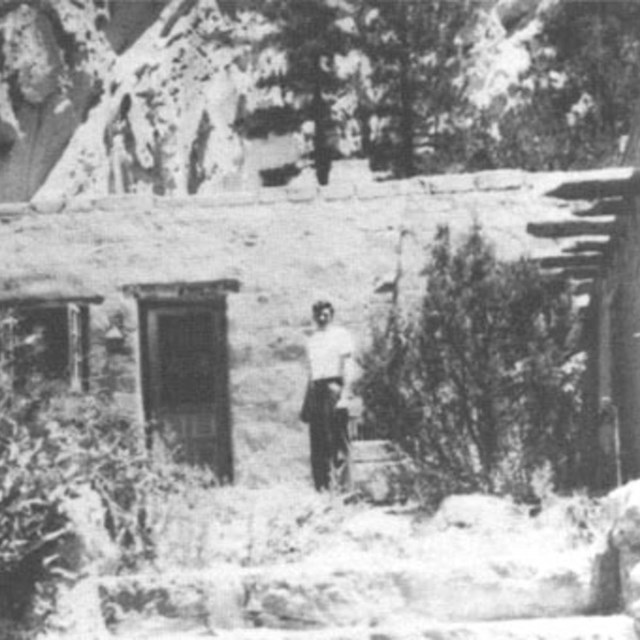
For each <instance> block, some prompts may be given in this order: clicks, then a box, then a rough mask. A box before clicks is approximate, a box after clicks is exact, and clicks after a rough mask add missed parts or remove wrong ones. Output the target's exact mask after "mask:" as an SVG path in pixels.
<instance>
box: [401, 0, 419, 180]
mask: <svg viewBox="0 0 640 640" xmlns="http://www.w3.org/2000/svg"><path fill="white" fill-rule="evenodd" d="M398 10H399V11H400V12H401V14H400V22H399V36H400V42H401V46H402V51H401V53H400V145H401V146H400V162H399V173H400V177H401V178H409V177H411V176H412V175H414V174H415V166H414V149H413V146H414V145H413V128H414V122H413V87H412V86H411V59H410V50H409V32H408V31H409V30H408V25H407V18H408V16H407V8H406V6H405V5H400V6H399V7H398Z"/></svg>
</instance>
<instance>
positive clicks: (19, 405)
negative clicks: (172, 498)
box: [0, 333, 189, 626]
mask: <svg viewBox="0 0 640 640" xmlns="http://www.w3.org/2000/svg"><path fill="white" fill-rule="evenodd" d="M13 335H14V336H15V335H16V333H13ZM4 338H5V339H4V341H3V342H2V343H0V610H2V611H3V612H4V614H5V615H8V616H10V617H11V618H13V619H14V620H21V621H24V620H25V617H34V612H37V613H42V614H43V615H47V614H48V613H49V612H50V609H51V606H50V605H51V603H52V602H53V600H54V599H55V592H56V589H55V584H56V581H57V580H59V579H65V580H74V579H75V578H77V577H79V572H81V571H82V570H83V569H84V564H85V563H86V562H88V561H91V560H92V558H91V557H89V558H87V557H82V554H83V551H82V549H83V544H84V536H85V535H91V532H90V531H89V530H88V529H87V530H85V529H84V528H83V527H85V525H86V526H87V527H88V528H89V529H90V527H91V525H92V523H90V522H87V523H82V522H78V521H77V519H75V518H74V517H73V515H72V513H71V512H70V510H69V506H70V504H71V503H72V502H73V500H74V499H77V498H79V497H83V496H86V495H87V492H89V493H90V494H92V495H94V496H97V500H98V502H99V504H100V507H99V510H98V514H97V517H98V522H99V523H100V521H102V524H98V527H99V528H102V529H103V531H104V532H105V535H104V536H103V538H104V539H106V540H109V538H110V539H111V544H112V545H113V546H114V548H115V549H117V550H118V554H117V555H118V557H117V558H115V559H113V558H112V560H114V561H115V562H116V563H117V566H112V567H111V568H112V569H113V570H118V571H121V570H126V569H131V568H134V567H136V566H138V565H139V564H140V563H141V562H145V561H147V560H150V559H151V558H152V557H153V555H154V540H153V538H152V535H151V531H150V528H149V526H148V523H147V505H148V502H149V500H150V498H151V497H152V496H154V495H158V494H162V495H166V494H167V493H169V492H172V491H173V490H174V488H173V487H174V486H175V485H176V484H180V483H181V482H183V481H184V476H185V474H186V475H188V473H189V472H188V471H186V470H182V469H181V468H180V467H175V466H173V465H157V464H155V463H154V462H153V461H152V460H151V459H150V456H149V455H148V451H147V450H146V448H145V446H144V442H143V439H142V437H141V430H140V428H137V427H136V425H134V424H133V423H132V422H131V420H130V419H129V418H128V417H126V416H125V415H122V414H120V413H119V412H118V411H117V410H115V409H114V407H113V406H112V404H111V402H110V401H109V399H108V398H101V397H92V396H90V395H82V394H74V393H70V392H68V391H67V390H66V389H65V388H64V384H63V383H62V382H61V381H57V382H55V383H48V382H47V381H46V379H45V378H43V377H42V376H39V375H37V371H35V370H31V376H30V378H29V379H26V378H25V375H26V373H25V372H26V371H28V370H29V369H28V368H27V369H25V368H24V367H23V368H21V367H19V366H18V364H19V363H18V362H14V361H13V360H14V358H15V357H16V355H18V357H19V358H22V357H23V356H26V355H28V350H25V349H24V348H23V347H24V346H25V344H26V345H28V344H29V342H28V338H27V340H26V341H25V343H24V344H21V345H19V346H20V347H21V348H16V347H17V346H18V345H16V344H15V342H14V343H13V344H12V342H13V340H11V341H10V340H8V339H7V337H6V336H4ZM15 371H20V372H21V374H20V381H19V382H20V384H19V385H16V379H15V376H14V373H15ZM95 516H96V514H92V516H91V517H92V518H94V517H95ZM101 540H102V538H101ZM100 552H101V553H102V552H104V554H105V555H107V556H108V555H109V554H110V549H101V550H100ZM93 559H94V560H95V559H96V558H93ZM36 596H45V599H44V600H43V599H42V598H39V597H36ZM47 602H48V603H49V604H47ZM41 623H42V619H41V618H39V617H38V616H37V615H35V617H34V624H36V626H37V625H38V624H41Z"/></svg>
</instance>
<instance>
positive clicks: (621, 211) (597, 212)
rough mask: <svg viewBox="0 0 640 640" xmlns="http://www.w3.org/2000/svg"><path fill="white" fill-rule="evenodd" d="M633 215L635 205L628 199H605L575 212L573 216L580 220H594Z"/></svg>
mask: <svg viewBox="0 0 640 640" xmlns="http://www.w3.org/2000/svg"><path fill="white" fill-rule="evenodd" d="M631 213H633V203H632V202H630V201H629V200H628V199H627V198H605V199H604V200H600V201H599V202H596V203H595V204H594V205H593V206H591V207H589V208H588V209H578V210H577V211H574V212H573V215H574V216H578V217H579V218H592V217H594V216H621V215H622V216H625V215H629V214H631Z"/></svg>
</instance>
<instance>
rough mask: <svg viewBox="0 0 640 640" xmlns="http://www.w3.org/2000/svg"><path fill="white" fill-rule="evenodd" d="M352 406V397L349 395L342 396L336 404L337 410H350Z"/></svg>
mask: <svg viewBox="0 0 640 640" xmlns="http://www.w3.org/2000/svg"><path fill="white" fill-rule="evenodd" d="M350 405H351V396H349V395H347V394H344V393H343V394H341V395H340V397H339V398H338V402H336V409H349V407H350Z"/></svg>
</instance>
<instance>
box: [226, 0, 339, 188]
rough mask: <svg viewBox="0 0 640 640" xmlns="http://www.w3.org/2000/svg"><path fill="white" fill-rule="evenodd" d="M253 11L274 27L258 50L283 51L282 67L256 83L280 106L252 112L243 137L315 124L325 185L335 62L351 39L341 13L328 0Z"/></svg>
mask: <svg viewBox="0 0 640 640" xmlns="http://www.w3.org/2000/svg"><path fill="white" fill-rule="evenodd" d="M256 8H257V9H258V10H259V11H260V12H261V13H262V14H263V15H264V16H265V18H267V20H269V21H270V22H271V23H272V24H273V25H274V26H275V30H274V31H273V32H271V33H270V34H269V35H268V36H266V37H265V38H264V40H263V41H262V42H261V45H260V46H261V48H262V49H263V51H268V50H275V51H278V52H281V53H282V54H284V56H285V60H286V64H285V68H284V69H275V70H273V71H272V72H270V73H268V74H267V75H266V76H265V77H262V78H261V79H259V81H258V87H259V88H262V89H267V90H274V89H275V90H276V91H277V92H278V93H279V98H280V99H279V104H276V105H271V106H269V107H263V108H258V109H255V110H254V111H253V112H252V113H249V114H246V115H245V117H244V118H243V119H242V121H240V122H238V123H237V124H238V126H239V127H240V129H241V130H243V131H245V133H246V134H247V135H253V136H258V135H261V136H266V135H267V134H268V133H270V132H273V133H280V134H282V133H285V132H287V131H295V130H297V129H298V128H299V127H300V125H301V124H302V123H304V122H306V121H309V122H311V123H313V134H312V137H313V151H312V154H311V155H312V160H313V166H314V168H315V172H316V176H317V179H318V183H319V184H323V185H324V184H327V182H328V181H329V173H330V171H331V163H332V160H333V158H334V156H335V155H336V153H337V145H336V139H335V138H336V121H335V117H334V114H333V112H332V107H333V104H334V103H335V100H336V96H337V94H338V93H339V91H340V90H341V88H342V87H343V86H344V80H343V79H342V78H341V77H340V75H339V73H338V72H337V69H336V58H337V56H338V55H340V54H341V53H345V52H346V51H347V49H348V47H349V44H348V43H349V39H350V36H349V34H348V30H346V29H345V28H344V27H343V25H342V24H341V19H342V18H344V17H345V13H344V11H343V10H341V8H340V7H339V6H338V5H337V4H336V3H334V2H329V1H328V0H304V1H301V0H266V1H265V2H261V3H258V5H257V6H256Z"/></svg>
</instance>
